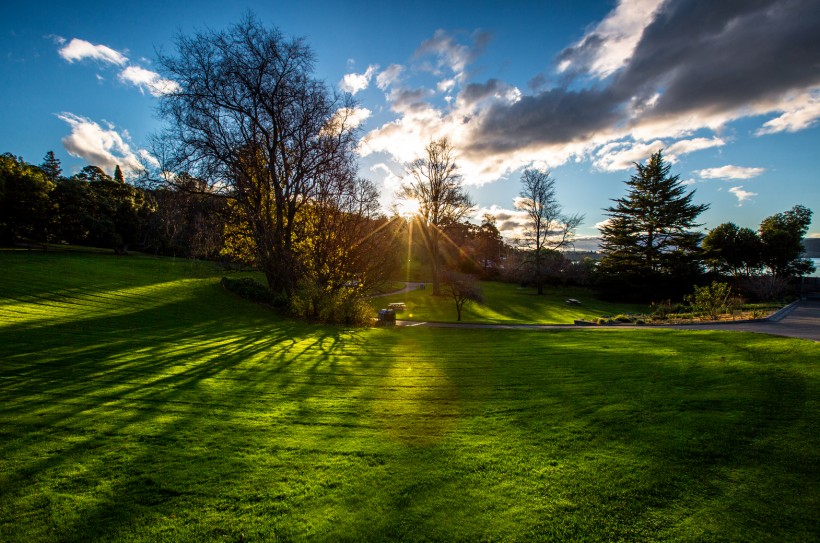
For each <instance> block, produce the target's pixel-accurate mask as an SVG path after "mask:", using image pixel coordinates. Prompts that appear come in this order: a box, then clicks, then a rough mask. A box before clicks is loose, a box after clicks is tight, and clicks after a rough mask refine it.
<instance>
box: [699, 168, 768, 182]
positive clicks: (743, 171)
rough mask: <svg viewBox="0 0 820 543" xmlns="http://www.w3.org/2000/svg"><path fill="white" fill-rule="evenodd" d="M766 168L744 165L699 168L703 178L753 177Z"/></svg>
mask: <svg viewBox="0 0 820 543" xmlns="http://www.w3.org/2000/svg"><path fill="white" fill-rule="evenodd" d="M765 171H766V169H765V168H746V167H743V166H731V165H729V166H721V167H719V168H706V169H705V170H697V171H696V172H695V173H696V174H698V175H699V176H700V177H701V178H702V179H751V178H752V177H757V176H758V175H760V174H762V173H763V172H765Z"/></svg>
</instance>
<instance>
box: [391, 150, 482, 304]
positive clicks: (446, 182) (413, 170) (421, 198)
mask: <svg viewBox="0 0 820 543" xmlns="http://www.w3.org/2000/svg"><path fill="white" fill-rule="evenodd" d="M424 151H425V156H423V157H419V158H417V159H416V160H414V161H413V162H411V163H409V164H407V165H406V169H407V173H408V175H409V180H406V181H405V182H404V183H403V184H402V186H401V189H400V190H399V194H398V195H399V197H401V198H405V199H408V200H415V201H417V202H418V204H419V210H418V216H417V219H418V221H417V222H418V224H419V226H420V227H421V228H420V230H421V234H422V240H423V242H424V246H425V249H426V250H427V254H428V256H429V257H430V266H431V268H432V274H433V278H432V279H433V295H434V296H439V295H440V294H441V268H442V263H441V243H442V238H443V237H444V230H445V229H446V228H447V226H448V225H451V224H454V223H457V222H458V221H460V220H461V219H462V218H463V217H464V216H465V215H466V214H467V213H468V212H469V211H470V210H471V209H472V208H473V203H472V202H471V201H470V197H469V196H468V195H467V193H466V192H465V191H464V188H463V187H462V185H461V175H459V173H458V166H457V165H456V161H455V156H454V153H453V147H452V145H451V144H450V142H449V140H447V138H442V139H440V140H431V141H430V143H428V144H427V146H426V147H425V149H424Z"/></svg>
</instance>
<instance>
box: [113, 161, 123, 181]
mask: <svg viewBox="0 0 820 543" xmlns="http://www.w3.org/2000/svg"><path fill="white" fill-rule="evenodd" d="M114 181H116V182H117V183H125V177H123V175H122V170H121V169H120V165H119V164H117V166H116V167H115V168H114Z"/></svg>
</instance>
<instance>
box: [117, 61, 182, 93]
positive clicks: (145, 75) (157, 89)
mask: <svg viewBox="0 0 820 543" xmlns="http://www.w3.org/2000/svg"><path fill="white" fill-rule="evenodd" d="M119 78H120V81H122V82H123V83H131V84H132V85H136V86H137V87H139V89H140V91H145V90H147V91H148V92H150V93H151V95H153V96H162V95H164V94H170V93H172V92H175V91H177V90H179V85H178V84H177V83H176V81H171V80H170V79H164V78H163V77H162V76H160V75H159V74H158V73H156V72H152V71H151V70H146V69H145V68H141V67H139V66H129V67H127V68H126V69H124V70H123V71H122V72H120V75H119Z"/></svg>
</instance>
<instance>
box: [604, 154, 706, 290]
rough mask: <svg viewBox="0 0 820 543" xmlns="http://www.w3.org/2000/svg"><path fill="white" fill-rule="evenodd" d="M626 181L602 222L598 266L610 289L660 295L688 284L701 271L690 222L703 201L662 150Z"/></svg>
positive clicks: (697, 238)
mask: <svg viewBox="0 0 820 543" xmlns="http://www.w3.org/2000/svg"><path fill="white" fill-rule="evenodd" d="M635 168H636V169H637V172H636V173H635V174H634V175H632V176H631V177H630V178H629V180H628V181H626V184H627V186H628V193H627V195H626V197H623V198H617V199H615V200H613V202H614V205H613V206H611V207H609V208H607V209H606V210H605V211H606V212H607V213H606V214H607V216H608V217H609V220H608V221H607V222H606V223H605V224H604V226H602V227H601V229H600V230H601V238H602V240H601V249H602V252H603V258H602V259H601V263H600V266H599V271H600V274H601V276H602V277H603V279H604V281H603V283H604V284H605V285H606V286H607V288H608V289H609V290H613V289H616V290H617V291H619V293H620V294H621V295H632V296H634V295H636V294H637V295H640V297H642V298H649V299H651V298H657V299H661V298H665V297H668V296H670V295H676V294H680V293H682V292H683V291H685V290H686V289H687V288H690V287H691V285H692V282H693V280H694V279H695V278H696V276H697V274H698V273H699V271H700V262H699V258H700V247H699V245H700V240H701V238H702V237H703V236H702V234H701V233H699V232H696V231H694V230H693V229H694V228H697V227H699V226H701V225H700V224H698V223H697V222H696V220H697V217H698V215H700V214H701V213H702V212H704V211H705V210H707V209H708V208H709V205H708V204H694V203H692V198H693V196H694V195H695V191H691V192H688V193H687V192H686V189H685V187H684V185H683V184H682V183H681V182H680V178H679V176H677V175H670V173H669V172H670V168H671V166H670V165H669V164H667V163H666V162H665V161H664V158H663V154H662V152H661V151H658V152H656V153H655V154H653V155H652V156H651V157H650V158H649V161H648V162H647V163H646V164H639V163H635Z"/></svg>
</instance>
